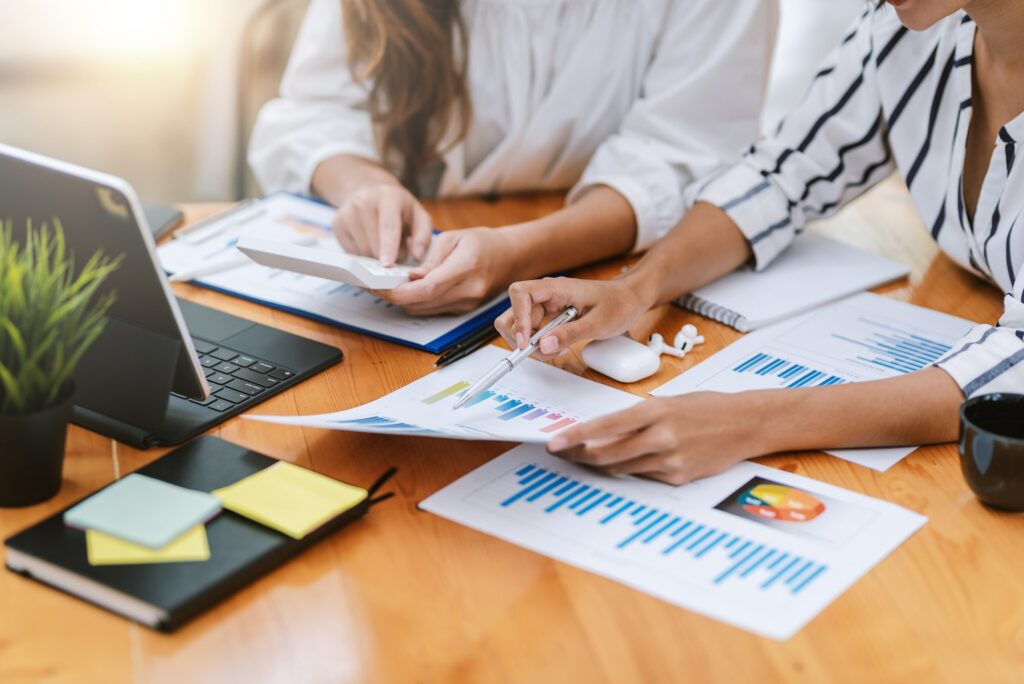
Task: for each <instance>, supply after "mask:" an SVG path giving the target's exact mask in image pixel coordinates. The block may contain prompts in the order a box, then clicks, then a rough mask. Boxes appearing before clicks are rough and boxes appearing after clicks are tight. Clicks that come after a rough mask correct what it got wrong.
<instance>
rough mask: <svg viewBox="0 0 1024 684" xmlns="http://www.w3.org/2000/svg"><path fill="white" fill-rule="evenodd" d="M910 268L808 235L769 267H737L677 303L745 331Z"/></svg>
mask: <svg viewBox="0 0 1024 684" xmlns="http://www.w3.org/2000/svg"><path fill="white" fill-rule="evenodd" d="M909 273H910V269H909V268H908V267H907V266H905V265H903V264H901V263H899V262H897V261H893V260H892V259H888V258H886V257H883V256H879V255H878V254H874V253H872V252H868V251H865V250H863V249H860V248H859V247H854V246H852V245H848V244H845V243H842V242H838V241H836V240H832V239H831V238H827V237H824V236H822V235H814V234H804V235H802V236H801V237H800V238H798V239H797V240H796V242H795V243H793V245H792V246H791V247H790V248H789V249H788V250H786V251H785V252H783V253H782V254H781V255H779V257H778V258H777V259H776V260H775V261H773V262H772V264H771V265H770V266H769V267H768V268H766V269H765V270H763V271H754V270H753V269H751V268H749V267H748V268H745V269H742V270H740V271H735V272H734V273H730V274H729V275H727V276H725V277H723V278H719V279H718V280H716V281H715V282H713V283H711V284H709V285H705V286H704V287H702V288H700V289H697V290H694V291H693V292H692V293H690V294H688V295H686V296H684V297H681V298H679V299H678V300H677V301H676V304H678V305H679V306H681V307H683V308H684V309H687V310H689V311H693V312H694V313H698V314H700V315H701V316H706V317H707V318H710V319H712V320H715V321H718V322H720V323H725V324H726V325H728V326H731V327H733V328H735V329H736V330H739V331H740V332H744V333H745V332H750V331H751V330H756V329H758V328H762V327H764V326H766V325H770V324H772V323H777V322H779V321H782V320H785V319H787V318H791V317H793V316H796V315H799V314H802V313H806V312H807V311H810V310H812V309H816V308H818V307H819V306H822V305H824V304H828V303H830V302H834V301H837V300H839V299H842V298H843V297H847V296H849V295H852V294H855V293H857V292H861V291H863V290H870V289H871V288H874V287H878V286H879V285H884V284H885V283H889V282H892V281H894V280H898V279H899V278H903V277H906V276H907V275H908V274H909Z"/></svg>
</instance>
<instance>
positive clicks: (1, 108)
mask: <svg viewBox="0 0 1024 684" xmlns="http://www.w3.org/2000/svg"><path fill="white" fill-rule="evenodd" d="M339 1H340V0H339ZM721 1H722V2H728V1H729V0H721ZM780 1H781V5H782V24H781V26H780V30H779V42H778V48H777V50H776V58H775V62H774V66H773V75H772V82H771V90H770V96H769V102H768V105H767V108H766V112H765V121H766V122H767V123H769V124H771V123H773V122H775V121H777V120H778V119H779V117H780V116H781V115H782V114H783V113H784V112H785V111H786V110H787V109H788V108H789V107H791V106H792V105H793V104H794V103H796V102H798V101H799V99H800V97H801V96H802V94H803V91H804V89H805V88H806V85H807V83H808V81H809V80H810V77H811V75H812V74H813V73H814V70H815V65H816V63H817V62H818V60H819V59H820V58H821V57H822V56H823V55H824V54H825V53H827V52H828V51H829V50H830V49H831V48H832V47H833V46H834V45H835V44H836V43H837V41H838V39H839V37H840V36H841V35H842V34H843V33H844V32H845V30H846V28H847V27H848V26H849V25H850V23H851V22H852V21H853V19H854V18H855V17H856V15H857V14H858V13H859V12H861V11H863V9H864V2H865V0H780ZM305 4H306V3H305V0H213V1H211V0H19V1H17V2H13V1H11V0H7V1H6V2H2V3H0V141H2V142H5V143H9V144H12V145H16V146H19V147H26V148H29V149H32V150H35V151H38V152H42V153H44V154H49V155H52V156H56V157H60V158H63V159H67V160H69V161H73V162H76V163H79V164H83V165H86V166H91V167H95V168H99V169H102V170H104V171H109V172H111V173H115V174H118V175H121V176H124V177H126V178H128V179H129V180H130V181H131V182H132V183H133V184H134V185H135V186H136V188H137V189H138V190H139V192H140V194H142V195H143V196H144V197H145V198H147V199H151V200H160V201H188V200H218V199H231V198H233V197H234V194H235V192H236V183H235V174H234V171H235V161H236V159H237V140H238V136H237V132H236V127H235V122H236V111H237V102H238V97H237V92H236V84H237V82H238V80H239V77H238V69H239V45H240V42H241V36H242V35H243V31H244V30H245V27H246V25H247V22H248V21H249V19H250V17H252V16H253V15H254V14H256V13H258V12H261V9H260V8H264V9H266V7H268V6H269V10H267V11H264V12H263V13H262V14H260V17H261V18H260V20H259V21H257V22H256V23H255V24H253V25H252V30H251V32H250V34H251V35H252V36H253V39H254V41H253V42H254V44H255V45H256V46H257V49H256V50H255V52H254V54H253V57H254V60H253V62H252V66H251V68H250V69H249V73H250V76H251V78H249V79H248V80H247V83H249V90H250V97H249V100H250V102H248V104H247V109H248V110H254V109H255V108H256V106H257V105H258V101H259V100H261V99H263V98H265V97H267V96H269V95H270V93H272V92H273V90H274V89H275V82H276V79H277V78H278V74H279V72H280V69H281V68H282V66H283V62H284V60H285V59H286V57H287V51H288V48H289V45H290V40H291V36H292V35H293V34H294V30H295V27H296V24H297V22H298V20H300V19H301V15H302V10H303V8H304V6H305ZM251 114H252V112H251V111H249V116H248V117H247V118H249V119H251ZM0 182H2V179H0ZM247 189H249V190H250V191H251V185H249V186H248V188H247Z"/></svg>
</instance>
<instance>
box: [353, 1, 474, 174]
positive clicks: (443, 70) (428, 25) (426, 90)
mask: <svg viewBox="0 0 1024 684" xmlns="http://www.w3.org/2000/svg"><path fill="white" fill-rule="evenodd" d="M341 6H342V12H343V18H344V25H345V38H346V40H347V43H348V62H349V68H350V69H351V70H352V73H353V74H354V75H355V77H356V79H357V80H360V81H369V82H370V91H369V108H370V115H371V116H372V117H373V121H374V123H375V125H376V135H377V144H378V145H379V146H380V148H381V152H382V153H383V155H384V160H385V162H386V163H388V165H389V166H390V165H393V164H394V165H398V166H399V168H401V172H400V177H401V181H402V183H404V184H405V185H406V186H407V187H409V188H410V189H412V190H414V191H415V190H416V189H417V178H418V177H419V175H420V173H421V172H422V171H424V170H425V169H426V168H427V167H428V166H429V165H430V164H432V163H433V162H435V161H436V160H437V159H439V158H440V155H441V154H442V153H443V152H444V150H442V149H439V148H440V146H441V144H442V138H443V137H444V136H445V134H446V133H447V132H448V130H449V126H450V123H451V122H452V121H453V120H454V121H455V122H456V123H457V126H458V127H457V128H456V130H455V137H454V139H453V140H451V141H450V142H452V143H454V142H457V141H459V140H461V139H462V138H463V137H465V135H466V130H467V129H468V127H469V122H470V118H471V116H472V108H471V104H470V99H469V93H468V92H467V88H466V63H467V59H466V58H467V56H468V45H467V38H466V27H465V23H464V22H463V19H462V13H461V12H460V11H459V0H341Z"/></svg>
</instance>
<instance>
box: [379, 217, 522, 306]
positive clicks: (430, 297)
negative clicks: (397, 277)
mask: <svg viewBox="0 0 1024 684" xmlns="http://www.w3.org/2000/svg"><path fill="white" fill-rule="evenodd" d="M516 254H517V249H516V246H515V244H514V240H511V239H510V236H509V231H508V230H507V229H496V228H468V229H466V230H450V231H446V232H444V233H441V234H440V235H436V236H435V237H434V240H433V242H432V243H431V245H430V250H429V251H428V252H427V255H426V257H425V258H424V259H423V262H422V263H421V264H420V266H419V267H417V268H416V269H414V270H413V271H412V273H411V274H410V282H408V283H405V284H404V285H400V286H399V287H396V288H395V289H393V290H383V291H375V292H374V294H376V295H377V296H378V297H381V298H382V299H386V300H387V301H389V302H391V303H393V304H397V305H399V306H401V307H403V308H404V309H405V310H406V311H407V312H409V313H411V314H415V315H418V316H426V315H433V314H439V313H464V312H466V311H471V310H472V309H475V308H476V307H478V306H480V304H482V303H483V302H485V301H487V300H488V299H490V298H492V297H494V296H495V295H496V294H498V292H500V291H501V290H502V289H504V288H505V287H507V286H508V284H509V282H510V281H511V280H512V277H513V275H512V274H513V273H514V272H515V269H516V266H515V261H516Z"/></svg>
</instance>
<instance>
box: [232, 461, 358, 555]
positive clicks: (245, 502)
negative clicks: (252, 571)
mask: <svg viewBox="0 0 1024 684" xmlns="http://www.w3.org/2000/svg"><path fill="white" fill-rule="evenodd" d="M213 495H214V496H216V497H217V498H218V499H220V500H221V503H222V504H224V508H226V509H228V510H229V511H234V512H235V513H238V514H239V515H243V516H245V517H246V518H249V519H250V520H253V521H255V522H258V523H260V524H261V525H266V526H267V527H270V528H272V529H275V530H277V531H278V532H283V533H284V534H287V535H288V536H289V537H292V538H294V539H302V538H303V537H305V536H306V535H307V534H309V533H310V532H312V531H313V530H315V529H316V528H318V527H320V526H321V525H323V524H324V523H326V522H327V521H328V520H331V519H332V518H334V517H336V516H337V515H339V514H341V513H343V512H345V511H347V510H348V509H350V508H352V507H353V506H356V505H358V504H359V503H360V502H362V501H363V500H364V499H365V498H366V497H367V496H368V494H367V492H366V490H365V489H361V488H360V487H353V486H352V485H349V484H345V483H344V482H338V481H337V480H335V479H333V478H330V477H327V476H326V475H321V474H319V473H314V472H313V471H312V470H307V469H305V468H300V467H299V466H297V465H293V464H291V463H285V462H284V461H280V462H278V463H275V464H274V465H272V466H270V467H269V468H265V469H263V470H261V471H260V472H258V473H256V474H254V475H250V476H249V477H247V478H245V479H244V480H239V481H238V482H236V483H235V484H233V485H230V486H228V487H224V488H222V489H217V490H214V491H213Z"/></svg>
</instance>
